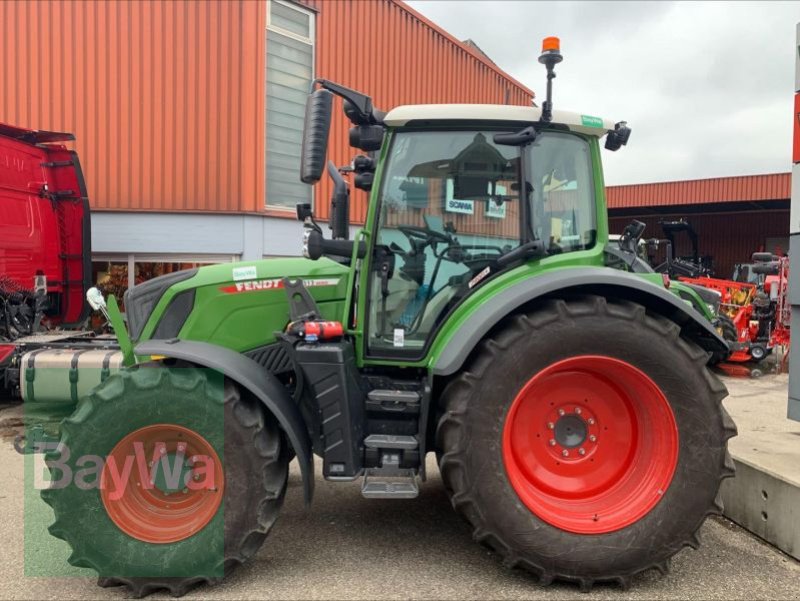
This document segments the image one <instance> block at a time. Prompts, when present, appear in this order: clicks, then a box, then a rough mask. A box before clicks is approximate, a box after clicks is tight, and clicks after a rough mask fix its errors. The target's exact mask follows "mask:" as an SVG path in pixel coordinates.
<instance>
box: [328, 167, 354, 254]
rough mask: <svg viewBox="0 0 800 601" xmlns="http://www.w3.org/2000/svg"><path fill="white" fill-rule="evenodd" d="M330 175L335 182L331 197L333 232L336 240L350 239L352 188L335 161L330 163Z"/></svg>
mask: <svg viewBox="0 0 800 601" xmlns="http://www.w3.org/2000/svg"><path fill="white" fill-rule="evenodd" d="M328 175H329V176H330V178H331V180H333V194H332V196H331V230H332V231H333V239H334V240H347V239H349V238H350V188H348V187H347V183H346V182H345V181H344V179H343V178H342V176H341V174H340V173H339V170H338V169H337V168H336V165H334V164H333V161H328Z"/></svg>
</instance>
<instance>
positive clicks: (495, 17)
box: [409, 0, 800, 184]
mask: <svg viewBox="0 0 800 601" xmlns="http://www.w3.org/2000/svg"><path fill="white" fill-rule="evenodd" d="M409 4H410V5H411V6H412V7H413V8H415V9H416V10H418V11H419V12H421V13H422V14H424V15H425V16H426V17H428V18H429V19H431V20H432V21H434V22H435V23H436V24H437V25H439V26H441V27H443V28H444V29H446V30H447V31H448V32H450V33H451V34H452V35H454V36H456V37H457V38H459V39H461V40H463V39H466V38H471V39H472V40H474V41H475V42H476V43H477V44H478V45H479V46H480V47H481V49H482V50H483V51H484V52H486V54H487V55H488V56H489V57H491V59H492V60H493V61H494V62H495V63H497V65H498V66H499V67H500V68H501V69H503V70H505V71H506V72H507V73H509V74H510V75H512V76H513V77H515V78H516V79H518V80H519V81H521V82H522V83H524V84H525V85H527V86H528V87H530V88H531V89H533V90H534V91H535V92H536V95H537V103H539V102H541V100H542V99H543V98H544V90H545V87H544V83H545V79H544V67H542V66H541V65H540V64H539V63H538V62H537V57H538V55H539V51H540V49H541V40H542V38H543V37H546V36H548V35H556V36H559V37H560V38H561V50H562V53H563V54H564V62H563V63H561V64H560V65H558V67H557V68H556V73H557V75H558V77H557V78H556V79H555V81H554V85H555V88H554V90H555V91H554V97H553V101H554V106H555V107H557V108H563V109H571V110H577V111H580V112H582V113H586V114H591V115H600V116H603V117H608V118H610V119H613V120H615V121H619V120H627V121H628V124H629V125H630V127H631V128H632V129H633V134H632V135H631V141H630V143H629V144H628V146H627V147H626V148H623V149H621V150H620V151H618V152H616V153H609V152H606V153H605V156H604V161H605V168H606V183H608V184H628V183H640V182H653V181H665V180H679V179H694V178H705V177H719V176H727V175H748V174H755V173H774V172H780V171H789V170H790V169H791V137H792V135H791V134H792V131H791V130H792V119H793V115H792V112H793V109H792V103H793V97H794V73H795V70H794V69H795V66H794V61H795V54H794V53H795V52H796V51H797V50H796V47H795V25H796V23H797V22H798V21H800V3H798V2H785V3H777V2H776V3H773V2H753V3H749V2H741V3H737V2H730V3H725V2H710V3H704V2H524V1H520V2H505V1H503V2H501V1H478V0H473V1H455V0H453V1H431V0H412V1H410V2H409Z"/></svg>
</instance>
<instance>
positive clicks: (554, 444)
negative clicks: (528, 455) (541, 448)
mask: <svg viewBox="0 0 800 601" xmlns="http://www.w3.org/2000/svg"><path fill="white" fill-rule="evenodd" d="M550 446H551V447H554V446H556V439H555V438H551V439H550Z"/></svg>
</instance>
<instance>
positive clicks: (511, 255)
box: [497, 240, 547, 267]
mask: <svg viewBox="0 0 800 601" xmlns="http://www.w3.org/2000/svg"><path fill="white" fill-rule="evenodd" d="M545 256H547V250H546V249H545V247H544V243H543V242H542V241H541V240H531V241H530V242H526V243H525V244H523V245H522V246H518V247H517V248H515V249H513V250H510V251H508V252H507V253H506V254H504V255H502V256H500V257H499V258H498V259H497V264H498V265H499V266H500V267H505V266H506V265H509V264H510V263H513V262H514V261H518V260H524V259H530V258H531V257H545Z"/></svg>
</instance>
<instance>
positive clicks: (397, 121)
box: [383, 104, 614, 138]
mask: <svg viewBox="0 0 800 601" xmlns="http://www.w3.org/2000/svg"><path fill="white" fill-rule="evenodd" d="M541 116H542V109H541V108H540V107H536V106H514V105H507V104H409V105H405V106H398V107H395V108H393V109H392V110H390V111H389V112H388V113H387V114H386V116H385V117H384V118H383V123H384V124H385V125H388V126H389V127H401V126H403V125H409V124H411V123H412V122H413V123H416V122H420V121H437V122H439V121H513V122H515V123H521V122H524V123H535V122H538V121H539V120H540V119H541ZM551 123H554V124H562V125H566V126H567V127H568V128H569V129H570V131H577V132H580V133H583V134H588V135H591V136H597V137H598V138H600V137H602V136H604V135H605V134H606V133H608V132H609V131H613V130H614V122H613V121H611V120H610V119H603V118H602V117H595V116H593V115H584V114H581V113H573V112H571V111H559V110H554V111H553V119H552V121H551Z"/></svg>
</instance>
